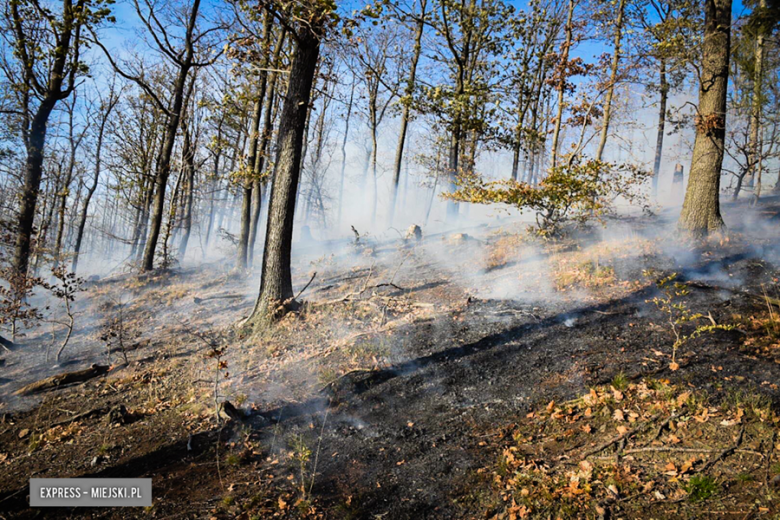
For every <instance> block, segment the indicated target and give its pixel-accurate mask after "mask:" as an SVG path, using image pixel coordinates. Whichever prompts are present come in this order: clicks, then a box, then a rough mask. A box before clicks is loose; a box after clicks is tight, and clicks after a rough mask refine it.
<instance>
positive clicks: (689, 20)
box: [630, 0, 702, 197]
mask: <svg viewBox="0 0 780 520" xmlns="http://www.w3.org/2000/svg"><path fill="white" fill-rule="evenodd" d="M630 7H634V8H635V10H634V12H633V13H632V16H631V17H632V18H633V19H635V20H637V23H638V24H639V26H640V27H641V28H642V35H643V36H644V39H645V41H644V42H643V45H642V47H643V49H644V50H643V51H640V54H641V55H642V57H643V58H644V59H645V63H648V64H650V63H654V64H655V67H656V69H655V70H652V69H651V71H649V73H657V74H658V82H657V83H653V82H652V81H648V89H649V90H651V91H653V92H657V93H658V123H657V125H656V140H655V155H654V159H653V184H652V189H653V197H656V196H657V194H658V179H659V176H660V172H661V160H662V159H663V147H664V135H665V132H666V122H667V121H666V119H667V116H666V112H667V104H668V100H669V95H670V94H671V93H672V92H673V91H674V90H675V89H677V88H679V87H680V85H681V84H682V83H683V82H684V80H685V77H686V76H687V75H688V65H689V64H690V63H691V62H693V61H695V56H694V49H695V48H696V46H693V45H691V41H694V40H695V38H696V35H697V34H699V33H700V32H701V25H702V20H701V15H700V14H699V12H698V5H697V4H695V3H694V2H692V1H691V0H667V1H664V2H660V1H658V0H650V1H649V2H647V3H643V4H635V5H632V6H630Z"/></svg>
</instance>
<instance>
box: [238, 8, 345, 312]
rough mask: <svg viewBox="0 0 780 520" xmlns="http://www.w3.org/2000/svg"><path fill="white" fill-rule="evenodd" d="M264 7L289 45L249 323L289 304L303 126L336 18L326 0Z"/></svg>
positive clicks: (333, 10) (291, 292)
mask: <svg viewBox="0 0 780 520" xmlns="http://www.w3.org/2000/svg"><path fill="white" fill-rule="evenodd" d="M264 8H266V9H268V10H271V11H272V12H273V13H274V16H275V17H276V18H277V19H278V20H279V22H280V23H281V24H282V25H283V26H284V27H286V29H287V31H288V33H289V34H290V36H291V37H292V38H293V40H294V42H295V51H294V54H293V58H292V63H291V65H290V73H289V78H288V82H287V94H286V96H285V100H284V106H283V108H282V113H281V115H280V119H279V131H278V136H277V141H278V146H277V152H276V161H275V169H274V178H273V184H272V186H271V199H270V202H269V208H268V223H267V226H266V233H265V249H264V251H263V269H262V279H261V282H260V293H259V295H258V297H257V301H256V303H255V306H254V309H253V311H252V314H251V316H250V317H249V318H248V320H247V324H249V325H250V326H253V327H257V326H262V325H265V324H267V323H269V321H271V320H273V319H274V318H275V317H277V316H278V315H279V313H280V312H283V311H284V310H285V309H289V308H290V307H292V306H293V305H294V298H295V294H294V293H293V288H292V272H291V268H290V257H291V254H292V234H293V222H294V216H295V198H296V194H297V192H298V182H299V180H300V174H301V157H302V151H303V141H304V132H305V126H306V119H307V114H308V112H309V100H310V97H311V90H312V85H313V83H314V73H315V71H316V70H317V61H318V59H319V54H320V45H321V41H322V38H323V36H324V35H325V33H326V32H327V29H328V28H329V26H330V25H332V24H333V23H334V22H335V21H336V20H337V16H336V14H335V8H336V6H335V4H333V3H331V2H329V1H328V0H305V1H303V2H300V3H297V4H295V6H294V7H292V11H291V10H289V9H286V8H285V7H284V4H276V3H274V2H269V3H265V4H264Z"/></svg>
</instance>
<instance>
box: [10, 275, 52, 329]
mask: <svg viewBox="0 0 780 520" xmlns="http://www.w3.org/2000/svg"><path fill="white" fill-rule="evenodd" d="M0 279H2V280H3V281H4V282H5V285H0V327H2V328H7V329H8V331H9V332H10V335H11V341H15V340H16V338H17V336H18V335H19V325H22V326H23V327H25V328H32V327H34V326H35V325H37V324H38V322H39V321H40V320H41V319H43V313H42V312H41V309H38V308H36V307H33V306H32V305H30V302H29V299H30V297H32V295H33V292H35V288H36V287H43V288H44V289H48V288H49V285H48V284H47V283H46V282H44V281H43V280H42V279H41V278H38V277H35V276H27V275H22V274H19V273H18V272H17V271H16V270H14V269H13V268H7V269H3V270H2V271H0ZM47 309H48V307H47V308H45V309H43V310H47Z"/></svg>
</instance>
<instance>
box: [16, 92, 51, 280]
mask: <svg viewBox="0 0 780 520" xmlns="http://www.w3.org/2000/svg"><path fill="white" fill-rule="evenodd" d="M55 102H56V100H55V99H53V98H51V97H47V98H45V99H44V100H43V101H42V102H41V104H40V106H39V107H38V110H37V111H36V112H35V116H34V117H33V119H32V123H31V125H30V134H29V139H28V143H27V161H26V164H25V169H24V187H23V188H22V197H21V198H22V201H21V208H20V210H19V226H18V228H17V233H16V245H15V248H14V268H15V269H16V271H17V272H18V273H20V274H23V275H26V274H27V266H28V265H29V262H30V249H31V248H32V235H33V224H34V222H35V206H36V204H37V202H38V191H39V190H40V187H41V176H42V174H43V146H44V144H45V142H46V124H47V122H48V120H49V115H51V111H52V109H54V103H55Z"/></svg>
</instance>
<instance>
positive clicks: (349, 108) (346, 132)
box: [336, 80, 355, 227]
mask: <svg viewBox="0 0 780 520" xmlns="http://www.w3.org/2000/svg"><path fill="white" fill-rule="evenodd" d="M354 98H355V81H354V80H353V81H352V87H351V88H350V91H349V102H348V103H347V116H346V119H345V121H344V138H343V139H342V140H341V175H340V176H339V206H338V213H337V216H336V226H337V227H338V226H340V225H341V213H342V209H343V206H344V173H345V171H346V169H347V140H348V139H349V120H350V118H351V117H352V102H353V100H354Z"/></svg>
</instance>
